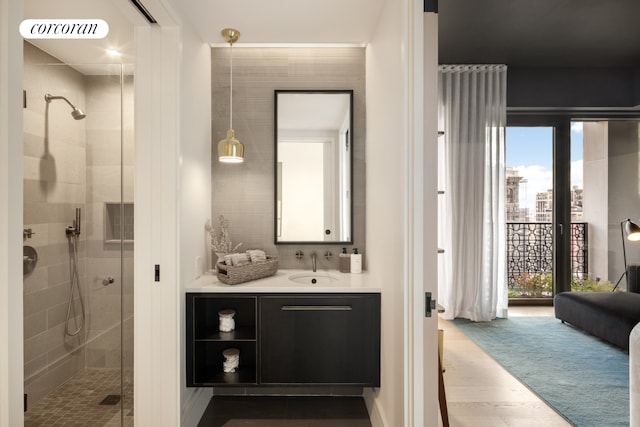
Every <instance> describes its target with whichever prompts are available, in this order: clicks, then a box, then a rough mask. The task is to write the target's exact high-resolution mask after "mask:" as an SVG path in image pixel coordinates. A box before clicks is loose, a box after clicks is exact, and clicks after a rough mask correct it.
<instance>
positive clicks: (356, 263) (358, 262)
mask: <svg viewBox="0 0 640 427" xmlns="http://www.w3.org/2000/svg"><path fill="white" fill-rule="evenodd" d="M351 272H352V273H362V254H360V253H358V248H353V253H352V254H351Z"/></svg>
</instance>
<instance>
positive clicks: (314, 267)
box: [311, 252, 316, 273]
mask: <svg viewBox="0 0 640 427" xmlns="http://www.w3.org/2000/svg"><path fill="white" fill-rule="evenodd" d="M311 269H312V270H313V272H314V273H315V272H316V253H315V252H312V253H311Z"/></svg>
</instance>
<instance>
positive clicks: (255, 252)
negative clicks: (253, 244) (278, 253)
mask: <svg viewBox="0 0 640 427" xmlns="http://www.w3.org/2000/svg"><path fill="white" fill-rule="evenodd" d="M247 255H249V259H251V262H260V261H266V260H267V254H265V253H264V251H262V250H260V249H250V250H248V251H247Z"/></svg>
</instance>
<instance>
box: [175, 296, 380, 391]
mask: <svg viewBox="0 0 640 427" xmlns="http://www.w3.org/2000/svg"><path fill="white" fill-rule="evenodd" d="M186 304H187V306H186V314H187V331H186V333H187V349H186V353H187V386H189V387H214V386H215V387H219V386H242V387H247V386H258V385H262V386H264V385H299V384H303V385H354V386H368V387H377V386H379V385H380V294H379V293H362V292H358V293H329V294H327V293H304V294H300V293H292V294H282V293H278V294H269V293H256V294H245V293H241V294H230V293H187V295H186ZM226 309H232V310H234V311H235V316H234V320H235V330H233V331H231V332H220V330H219V315H218V312H219V311H221V310H226ZM229 348H235V349H238V350H240V363H239V368H238V370H237V371H236V372H235V373H224V372H223V369H222V366H223V362H224V357H223V355H222V353H223V351H224V350H226V349H229Z"/></svg>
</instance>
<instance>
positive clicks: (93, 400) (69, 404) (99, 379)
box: [24, 369, 133, 427]
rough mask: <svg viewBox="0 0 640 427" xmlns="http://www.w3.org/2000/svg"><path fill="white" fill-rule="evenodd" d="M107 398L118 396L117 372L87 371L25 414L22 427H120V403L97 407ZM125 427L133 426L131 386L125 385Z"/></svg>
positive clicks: (107, 370) (63, 385)
mask: <svg viewBox="0 0 640 427" xmlns="http://www.w3.org/2000/svg"><path fill="white" fill-rule="evenodd" d="M109 395H120V371H119V370H116V369H87V370H85V371H83V372H81V373H79V374H77V375H75V376H74V377H73V378H71V379H70V380H69V381H67V382H66V383H64V384H62V385H61V386H60V387H58V388H57V389H56V390H54V391H53V392H51V393H49V395H47V396H46V397H45V398H43V399H42V400H41V401H40V402H38V403H37V404H35V405H33V406H32V407H29V408H28V409H29V410H28V411H27V412H25V414H24V425H25V427H88V426H91V427H112V426H113V427H115V426H120V424H121V423H120V403H118V404H116V405H100V402H101V401H102V400H103V399H105V398H106V397H107V396H109ZM124 407H125V416H124V426H133V409H132V408H133V385H132V384H131V382H130V381H129V382H128V383H127V385H125V398H124Z"/></svg>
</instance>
